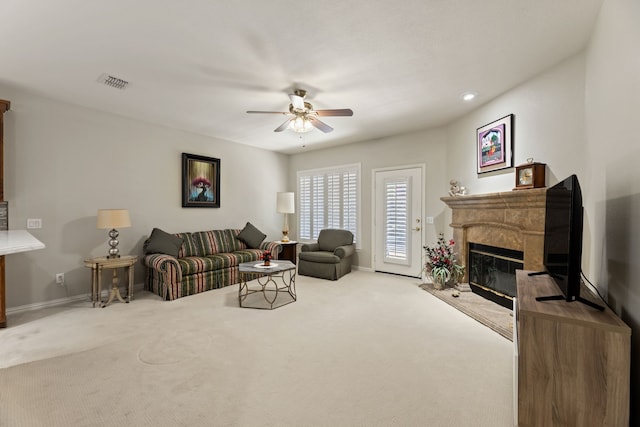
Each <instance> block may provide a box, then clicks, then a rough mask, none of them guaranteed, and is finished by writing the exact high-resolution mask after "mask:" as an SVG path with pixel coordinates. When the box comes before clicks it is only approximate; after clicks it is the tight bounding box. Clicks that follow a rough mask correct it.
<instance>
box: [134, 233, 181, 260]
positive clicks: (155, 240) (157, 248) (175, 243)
mask: <svg viewBox="0 0 640 427" xmlns="http://www.w3.org/2000/svg"><path fill="white" fill-rule="evenodd" d="M182 241H183V240H182V238H181V237H178V236H175V235H173V234H169V233H167V232H166V231H162V230H160V229H159V228H154V229H153V231H152V232H151V236H149V238H148V239H147V240H146V241H145V242H144V253H146V254H167V255H171V256H174V257H178V251H180V246H182Z"/></svg>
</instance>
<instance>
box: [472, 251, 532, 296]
mask: <svg viewBox="0 0 640 427" xmlns="http://www.w3.org/2000/svg"><path fill="white" fill-rule="evenodd" d="M468 254H469V255H468V256H469V259H468V262H467V265H468V266H469V286H470V287H471V290H472V291H473V292H474V293H476V294H478V295H480V296H482V297H484V298H486V299H488V300H491V301H493V302H495V303H498V304H500V305H502V306H503V307H506V308H509V309H511V308H513V297H515V296H516V270H521V269H523V268H524V253H523V252H522V251H516V250H512V249H505V248H497V247H495V246H488V245H481V244H478V243H469V251H468Z"/></svg>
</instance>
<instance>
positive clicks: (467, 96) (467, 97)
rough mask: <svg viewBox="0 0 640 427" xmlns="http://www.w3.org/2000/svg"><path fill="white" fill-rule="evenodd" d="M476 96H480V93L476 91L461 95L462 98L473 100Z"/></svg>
mask: <svg viewBox="0 0 640 427" xmlns="http://www.w3.org/2000/svg"><path fill="white" fill-rule="evenodd" d="M476 96H478V94H477V93H476V92H465V93H463V94H462V95H460V98H462V99H463V100H465V101H471V100H472V99H474V98H475V97H476Z"/></svg>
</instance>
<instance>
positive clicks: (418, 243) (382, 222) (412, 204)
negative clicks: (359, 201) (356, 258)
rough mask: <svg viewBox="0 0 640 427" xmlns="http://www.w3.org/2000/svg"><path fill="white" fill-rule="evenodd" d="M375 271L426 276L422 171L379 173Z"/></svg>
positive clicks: (419, 169) (376, 184)
mask: <svg viewBox="0 0 640 427" xmlns="http://www.w3.org/2000/svg"><path fill="white" fill-rule="evenodd" d="M375 186H376V187H375V202H374V205H375V218H374V230H375V231H374V234H375V254H374V269H375V271H381V272H384V273H394V274H402V275H405V276H412V277H420V276H421V274H422V236H423V231H422V168H419V167H417V168H407V169H394V170H385V171H377V172H375Z"/></svg>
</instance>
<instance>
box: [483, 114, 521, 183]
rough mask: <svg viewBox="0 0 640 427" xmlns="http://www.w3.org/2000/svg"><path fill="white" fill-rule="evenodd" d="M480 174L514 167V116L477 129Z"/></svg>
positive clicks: (510, 115)
mask: <svg viewBox="0 0 640 427" xmlns="http://www.w3.org/2000/svg"><path fill="white" fill-rule="evenodd" d="M476 149H477V153H478V170H477V173H478V174H482V173H487V172H493V171H497V170H500V169H508V168H511V167H513V114H509V115H508V116H504V117H502V118H500V119H498V120H496V121H493V122H491V123H489V124H486V125H484V126H482V127H479V128H478V129H476Z"/></svg>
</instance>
